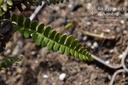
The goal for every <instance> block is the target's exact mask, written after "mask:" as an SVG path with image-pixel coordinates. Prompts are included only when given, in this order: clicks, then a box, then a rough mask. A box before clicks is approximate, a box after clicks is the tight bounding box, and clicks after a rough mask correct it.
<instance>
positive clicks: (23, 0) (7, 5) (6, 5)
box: [0, 0, 69, 17]
mask: <svg viewBox="0 0 128 85" xmlns="http://www.w3.org/2000/svg"><path fill="white" fill-rule="evenodd" d="M42 1H44V2H45V3H46V4H48V5H50V4H58V3H62V2H64V1H69V0H0V16H3V15H5V16H6V17H10V15H9V14H10V10H11V11H14V10H15V9H16V8H18V9H19V11H23V9H22V5H23V4H24V5H25V6H26V7H27V8H29V7H30V5H38V4H39V5H41V4H42Z"/></svg>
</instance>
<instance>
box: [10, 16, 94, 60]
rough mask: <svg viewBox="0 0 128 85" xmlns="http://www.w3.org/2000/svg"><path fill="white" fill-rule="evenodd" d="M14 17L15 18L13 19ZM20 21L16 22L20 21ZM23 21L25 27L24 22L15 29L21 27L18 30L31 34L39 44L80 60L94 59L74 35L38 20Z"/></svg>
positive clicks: (28, 35) (26, 35) (15, 27)
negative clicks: (63, 32) (61, 33)
mask: <svg viewBox="0 0 128 85" xmlns="http://www.w3.org/2000/svg"><path fill="white" fill-rule="evenodd" d="M14 16H15V15H14ZM14 16H12V19H11V20H14V21H16V17H14ZM13 17H14V18H15V19H13ZM17 18H18V21H20V19H21V20H23V19H22V16H20V17H17ZM18 21H17V22H16V23H19V22H18ZM23 22H24V25H23V27H22V23H19V24H17V25H16V26H14V29H17V28H18V27H19V28H18V29H17V30H18V31H20V32H21V34H23V35H24V36H25V37H26V38H28V37H30V35H31V37H32V39H33V40H34V41H35V42H36V44H37V45H41V46H43V47H47V48H48V49H49V50H53V51H59V52H60V53H61V54H64V53H66V54H67V55H72V56H75V57H76V58H79V59H80V60H88V61H92V60H93V58H92V57H91V55H90V53H88V52H87V51H86V49H85V48H84V47H83V46H82V44H80V43H79V42H78V40H76V39H74V37H73V36H72V35H70V36H67V35H66V34H63V35H60V33H58V32H57V31H55V30H51V27H50V26H46V27H44V24H39V25H38V24H37V21H32V22H31V21H30V20H29V19H26V20H24V21H23ZM27 23H28V24H30V23H31V26H27Z"/></svg>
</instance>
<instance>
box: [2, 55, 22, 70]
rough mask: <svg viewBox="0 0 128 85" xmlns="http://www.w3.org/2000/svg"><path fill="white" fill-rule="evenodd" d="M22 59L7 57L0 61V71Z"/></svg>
mask: <svg viewBox="0 0 128 85" xmlns="http://www.w3.org/2000/svg"><path fill="white" fill-rule="evenodd" d="M22 58H23V57H7V58H3V59H1V60H0V70H3V69H6V68H7V67H9V66H11V65H12V64H13V63H16V62H19V61H21V60H22Z"/></svg>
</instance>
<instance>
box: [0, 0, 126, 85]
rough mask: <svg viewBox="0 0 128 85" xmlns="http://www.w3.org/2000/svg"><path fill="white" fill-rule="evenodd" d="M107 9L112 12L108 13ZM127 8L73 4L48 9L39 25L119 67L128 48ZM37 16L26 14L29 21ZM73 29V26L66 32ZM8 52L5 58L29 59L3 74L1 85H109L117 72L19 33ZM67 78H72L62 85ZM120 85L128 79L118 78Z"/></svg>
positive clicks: (121, 3) (80, 0)
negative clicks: (42, 45)
mask: <svg viewBox="0 0 128 85" xmlns="http://www.w3.org/2000/svg"><path fill="white" fill-rule="evenodd" d="M107 6H108V7H109V10H108V9H105V8H104V9H103V7H107ZM98 7H99V8H98ZM112 7H115V8H118V10H115V9H113V8H112ZM119 8H120V9H119ZM121 8H124V9H121ZM126 8H128V4H126V1H125V0H117V1H113V0H107V1H103V0H101V1H99V0H95V1H94V0H86V1H85V0H72V1H70V2H66V3H63V4H58V5H50V6H45V7H44V8H43V9H42V10H41V12H40V13H39V14H38V15H37V17H36V19H37V20H38V21H39V22H43V23H44V24H46V25H50V26H52V28H53V29H55V30H57V31H58V32H60V33H62V34H63V33H66V34H68V35H71V34H72V35H73V36H74V37H75V38H76V39H78V40H79V42H81V43H82V44H83V45H84V46H85V48H86V49H87V50H88V51H89V52H90V53H92V54H94V55H96V56H97V57H98V58H100V59H102V60H103V61H104V62H106V63H108V64H111V65H119V64H120V63H121V58H122V57H121V54H122V53H123V52H124V50H125V49H126V46H127V45H128V22H127V21H128V13H126V12H127V11H126V10H127V9H126ZM32 13H33V11H32V10H28V11H25V12H23V14H24V15H25V16H26V17H27V16H29V15H31V14H32ZM103 13H105V14H106V15H105V14H103ZM114 13H115V14H114ZM107 14H108V15H107ZM69 23H72V24H71V25H69V26H68V27H66V26H67V24H69ZM84 32H88V33H89V34H87V33H86V34H85V33H84ZM93 34H95V35H93ZM6 47H7V49H6V50H5V51H4V52H3V53H1V57H2V56H5V57H7V56H9V55H16V56H19V55H23V56H24V59H23V60H22V61H21V62H19V63H17V64H14V65H13V66H12V67H11V68H8V69H7V70H2V71H1V72H0V85H108V84H109V83H110V80H111V78H112V74H113V73H114V72H115V70H113V69H110V68H108V67H107V66H105V65H102V64H101V63H100V62H97V61H93V62H88V61H80V60H79V59H76V58H74V57H73V56H67V55H65V54H64V55H62V54H60V53H59V52H53V51H49V50H48V49H47V48H44V47H43V48H42V47H41V46H36V45H35V42H34V41H33V40H32V39H25V38H24V37H23V36H22V35H21V34H20V33H18V32H17V33H15V34H14V35H13V37H12V38H11V40H10V41H9V42H8V43H7V46H6ZM125 63H126V64H127V60H126V61H125ZM62 74H65V75H66V77H65V78H64V79H62V80H61V79H60V76H61V75H62ZM114 85H128V74H127V73H122V74H118V75H117V76H116V79H115V82H114Z"/></svg>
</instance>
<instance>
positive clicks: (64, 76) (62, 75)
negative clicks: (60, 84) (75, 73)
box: [59, 73, 66, 81]
mask: <svg viewBox="0 0 128 85" xmlns="http://www.w3.org/2000/svg"><path fill="white" fill-rule="evenodd" d="M65 78H66V74H65V73H62V74H60V76H59V79H60V80H61V81H63V80H64V79H65Z"/></svg>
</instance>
